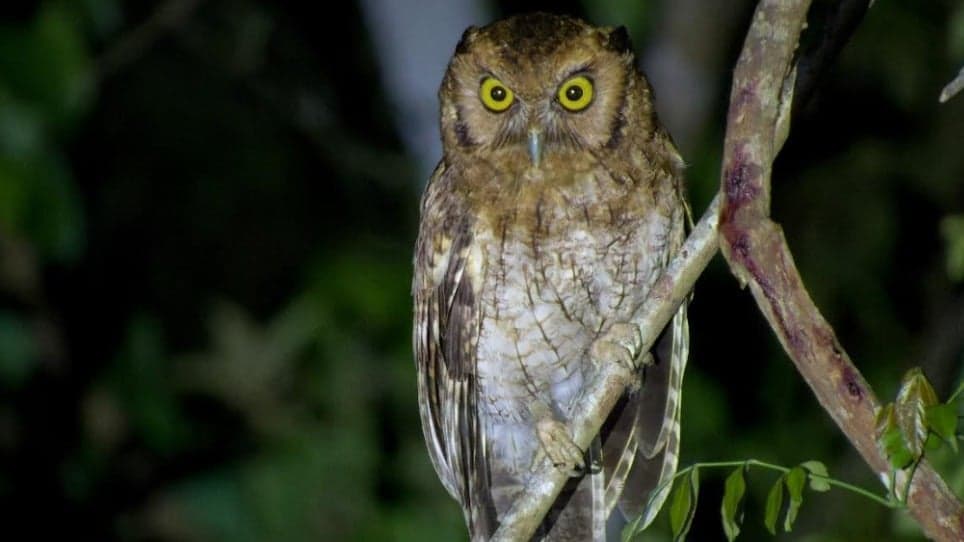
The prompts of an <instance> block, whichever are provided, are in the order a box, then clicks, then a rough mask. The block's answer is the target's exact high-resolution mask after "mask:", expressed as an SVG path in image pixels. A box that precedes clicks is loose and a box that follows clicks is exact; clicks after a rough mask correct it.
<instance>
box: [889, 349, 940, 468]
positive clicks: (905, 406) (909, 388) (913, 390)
mask: <svg viewBox="0 0 964 542" xmlns="http://www.w3.org/2000/svg"><path fill="white" fill-rule="evenodd" d="M936 404H937V394H936V393H935V392H934V388H933V387H932V386H931V384H930V382H928V380H927V377H926V376H924V373H923V372H922V371H921V370H920V368H919V367H914V368H913V369H910V370H909V371H907V373H906V374H905V375H904V378H903V380H902V381H901V385H900V391H898V392H897V402H896V407H895V412H896V414H897V425H898V426H899V427H900V430H901V432H902V433H903V434H904V439H905V442H906V445H907V448H908V449H909V450H910V451H911V453H912V454H913V455H914V458H915V459H916V458H918V457H920V456H921V454H923V453H924V443H925V442H926V441H927V434H928V432H929V430H928V427H927V416H926V413H927V408H928V407H931V406H934V405H936Z"/></svg>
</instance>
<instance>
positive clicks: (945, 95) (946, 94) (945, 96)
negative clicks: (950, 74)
mask: <svg viewBox="0 0 964 542" xmlns="http://www.w3.org/2000/svg"><path fill="white" fill-rule="evenodd" d="M961 89H964V68H961V71H959V72H957V77H955V78H954V79H952V80H951V82H950V83H948V84H947V85H946V86H945V87H944V88H943V90H941V95H940V96H939V97H938V98H937V101H939V102H940V103H944V102H946V101H947V100H950V99H951V98H953V97H954V95H955V94H957V93H958V92H960V91H961Z"/></svg>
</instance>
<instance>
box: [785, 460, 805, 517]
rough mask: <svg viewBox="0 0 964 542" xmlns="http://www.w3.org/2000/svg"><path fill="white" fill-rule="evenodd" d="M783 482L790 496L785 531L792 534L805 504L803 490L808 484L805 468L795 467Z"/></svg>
mask: <svg viewBox="0 0 964 542" xmlns="http://www.w3.org/2000/svg"><path fill="white" fill-rule="evenodd" d="M783 481H784V483H785V485H786V486H787V494H788V495H790V505H789V506H788V507H787V515H786V517H785V518H784V519H783V529H784V530H785V531H787V532H790V531H792V530H793V522H794V521H796V520H797V512H799V511H800V505H802V504H803V488H804V487H805V486H806V483H807V471H805V470H804V469H803V467H793V468H792V469H790V472H788V473H787V474H786V477H785V478H784V480H783Z"/></svg>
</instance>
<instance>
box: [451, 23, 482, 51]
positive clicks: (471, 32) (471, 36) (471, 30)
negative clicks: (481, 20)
mask: <svg viewBox="0 0 964 542" xmlns="http://www.w3.org/2000/svg"><path fill="white" fill-rule="evenodd" d="M478 33H479V27H477V26H470V27H468V28H466V29H465V32H462V38H461V39H460V40H459V43H458V45H456V46H455V54H457V55H463V54H465V53H466V52H468V50H469V46H470V45H472V42H473V41H474V40H475V36H476V35H478Z"/></svg>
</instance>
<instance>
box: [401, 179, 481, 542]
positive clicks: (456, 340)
mask: <svg viewBox="0 0 964 542" xmlns="http://www.w3.org/2000/svg"><path fill="white" fill-rule="evenodd" d="M450 175H452V173H451V172H449V171H446V168H445V167H444V165H442V164H440V165H439V167H438V168H436V170H435V173H434V174H433V175H432V179H431V181H430V182H429V185H428V187H427V188H426V192H425V196H424V198H423V200H422V210H421V212H422V219H421V226H420V229H419V235H418V240H417V241H416V249H415V276H414V282H413V287H412V289H413V295H414V298H415V329H414V346H415V357H416V368H417V372H418V396H419V412H420V414H421V418H422V431H423V433H424V435H425V442H426V445H427V446H428V450H429V455H430V456H431V459H432V464H433V466H434V467H435V471H436V472H437V473H438V475H439V478H440V479H441V480H442V483H443V484H444V485H445V489H447V490H448V492H449V493H450V494H451V495H452V496H453V497H454V498H455V499H456V500H458V501H459V503H461V505H462V509H463V511H465V514H466V520H467V521H468V523H469V526H470V531H471V532H472V533H473V539H474V538H475V536H474V534H475V533H491V529H492V527H493V525H494V522H495V512H494V507H492V505H491V496H490V492H489V480H488V476H489V475H488V470H487V468H486V460H485V439H484V435H483V428H482V427H481V424H480V423H479V417H478V410H477V408H476V401H477V396H478V394H477V381H476V346H477V344H478V337H479V328H480V321H481V318H480V314H479V312H480V309H479V303H478V301H477V300H476V296H475V291H474V289H473V281H478V280H480V279H481V277H474V276H473V275H472V273H473V271H475V272H476V273H477V272H478V271H477V269H478V267H476V266H470V265H468V264H469V259H470V258H471V254H472V248H473V238H472V233H471V227H470V225H471V216H469V213H468V211H467V209H466V206H465V205H464V204H463V202H462V200H461V199H460V198H459V196H458V194H457V191H456V190H453V189H452V188H453V187H452V186H451V184H452V179H451V178H450Z"/></svg>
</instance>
